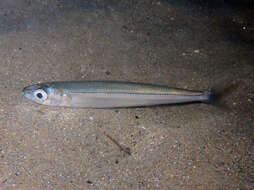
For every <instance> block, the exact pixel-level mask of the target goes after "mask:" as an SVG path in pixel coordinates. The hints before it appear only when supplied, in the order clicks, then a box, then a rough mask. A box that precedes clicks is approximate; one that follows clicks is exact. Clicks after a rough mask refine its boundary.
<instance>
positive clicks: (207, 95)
mask: <svg viewBox="0 0 254 190" xmlns="http://www.w3.org/2000/svg"><path fill="white" fill-rule="evenodd" d="M203 96H204V99H203V100H202V102H204V103H207V104H214V103H215V92H214V89H213V88H209V89H208V90H206V91H204V94H203Z"/></svg>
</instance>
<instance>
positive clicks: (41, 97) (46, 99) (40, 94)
mask: <svg viewBox="0 0 254 190" xmlns="http://www.w3.org/2000/svg"><path fill="white" fill-rule="evenodd" d="M22 92H23V95H24V96H25V97H26V98H27V99H29V100H31V101H33V102H35V103H38V104H44V105H50V88H49V87H48V86H47V85H45V84H35V85H31V86H27V87H25V88H24V89H23V91H22Z"/></svg>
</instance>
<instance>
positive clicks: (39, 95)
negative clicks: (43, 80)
mask: <svg viewBox="0 0 254 190" xmlns="http://www.w3.org/2000/svg"><path fill="white" fill-rule="evenodd" d="M34 96H35V98H36V99H38V100H46V99H47V97H48V95H47V93H46V92H45V91H44V90H42V89H38V90H36V91H35V92H34Z"/></svg>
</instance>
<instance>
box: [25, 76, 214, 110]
mask: <svg viewBox="0 0 254 190" xmlns="http://www.w3.org/2000/svg"><path fill="white" fill-rule="evenodd" d="M23 94H24V96H25V97H26V98H28V99H30V100H32V101H34V102H36V103H38V104H43V105H49V106H64V107H80V108H116V107H140V106H152V105H162V104H176V103H188V102H210V100H211V99H212V95H213V91H212V90H207V91H191V90H184V89H178V88H170V87H167V86H160V85H151V84H142V83H133V82H116V81H62V82H48V83H40V84H35V85H32V86H28V87H25V88H24V89H23Z"/></svg>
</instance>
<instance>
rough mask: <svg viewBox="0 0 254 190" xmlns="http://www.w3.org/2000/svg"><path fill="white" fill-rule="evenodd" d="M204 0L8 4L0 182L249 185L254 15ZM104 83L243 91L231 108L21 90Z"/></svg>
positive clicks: (1, 55) (0, 5) (2, 30)
mask: <svg viewBox="0 0 254 190" xmlns="http://www.w3.org/2000/svg"><path fill="white" fill-rule="evenodd" d="M197 2H198V1H192V2H189V3H186V2H185V1H180V2H179V1H178V2H177V3H176V1H152V0H139V1H135V0H134V1H113V0H111V1H110V0H108V1H102V0H97V1H91V2H89V1H81V0H73V1H67V0H51V1H50V0H33V1H30V0H19V1H15V0H1V2H0V68H1V69H0V81H1V82H0V189H1V190H5V189H6V190H7V189H10V190H11V189H138V190H141V189H162V190H164V189H165V190H167V189H172V190H175V189H217V190H220V189H221V190H222V189H223V190H224V189H233V190H253V189H254V128H253V127H254V126H253V124H254V119H253V118H254V111H253V110H254V109H253V106H254V98H253V93H254V88H253V87H254V86H253V84H254V75H253V71H254V65H253V60H254V49H253V47H254V35H253V34H254V24H253V23H254V22H253V21H254V20H253V16H252V15H253V14H252V12H251V9H249V8H244V7H241V8H239V7H234V6H232V7H231V6H224V4H223V3H221V4H220V3H219V5H217V4H213V6H212V8H210V7H209V6H210V4H209V3H208V4H202V5H200V4H198V3H197ZM218 2H219V1H218ZM98 79H100V80H123V81H126V80H127V81H136V82H145V83H154V84H164V85H168V86H174V87H179V88H189V89H196V90H200V89H206V88H209V87H212V86H214V85H215V86H216V85H218V84H220V85H222V86H224V87H227V86H230V85H232V84H237V88H235V89H234V90H233V91H232V92H231V93H230V94H228V95H227V97H225V98H224V102H223V103H224V104H225V105H226V106H227V109H221V108H218V107H214V106H210V105H205V104H189V105H181V106H176V105H174V106H162V107H152V108H133V109H109V110H102V109H99V110H98V109H70V108H57V107H47V106H42V105H37V104H34V103H32V102H30V101H28V100H27V99H25V98H24V97H23V96H22V94H21V90H22V88H23V87H25V86H27V85H30V84H33V83H37V82H45V81H55V80H98ZM105 134H107V135H109V136H111V137H112V138H114V139H115V140H116V141H117V142H119V144H120V145H121V146H123V147H125V148H127V147H128V148H129V149H130V151H131V155H128V154H126V153H125V152H123V151H121V150H120V149H119V147H118V146H117V145H116V144H115V143H114V142H112V140H110V139H109V138H108V137H107V136H106V135H105Z"/></svg>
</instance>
